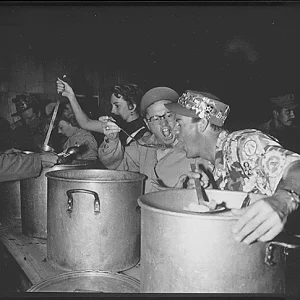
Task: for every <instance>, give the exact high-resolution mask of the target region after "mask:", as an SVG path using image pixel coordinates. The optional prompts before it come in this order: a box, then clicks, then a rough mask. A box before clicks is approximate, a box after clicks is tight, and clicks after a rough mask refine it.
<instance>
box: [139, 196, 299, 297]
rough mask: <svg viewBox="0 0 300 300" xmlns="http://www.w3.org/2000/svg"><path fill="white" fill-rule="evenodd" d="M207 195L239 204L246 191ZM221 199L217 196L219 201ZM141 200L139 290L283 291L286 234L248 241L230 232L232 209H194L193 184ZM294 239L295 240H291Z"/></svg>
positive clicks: (165, 291) (162, 291)
mask: <svg viewBox="0 0 300 300" xmlns="http://www.w3.org/2000/svg"><path fill="white" fill-rule="evenodd" d="M207 194H208V197H209V199H215V200H217V202H218V203H219V202H222V201H224V202H225V203H228V205H227V207H228V208H233V207H237V208H239V207H240V205H241V203H242V201H243V199H244V198H245V196H246V194H245V193H242V192H231V191H220V190H208V191H207ZM220 200H221V201H220ZM138 203H139V204H140V206H141V292H142V293H185V292H188V293H278V294H282V293H284V292H285V286H286V285H285V267H286V253H287V250H288V248H296V247H298V245H299V239H297V238H295V237H293V238H294V239H296V243H297V244H289V243H286V242H285V240H279V239H278V240H277V241H275V240H274V241H272V242H270V243H263V242H256V243H253V244H251V245H246V244H244V243H238V242H236V241H235V239H234V238H233V234H232V231H231V227H232V225H233V224H234V223H235V222H236V217H235V216H233V214H232V213H231V211H230V210H227V211H226V210H224V211H222V210H220V211H219V212H211V213H198V212H193V211H189V209H190V208H189V207H190V206H191V205H190V203H197V195H196V192H195V190H170V191H165V192H155V193H149V194H146V195H143V196H141V197H140V198H139V199H138ZM294 242H295V241H293V243H294Z"/></svg>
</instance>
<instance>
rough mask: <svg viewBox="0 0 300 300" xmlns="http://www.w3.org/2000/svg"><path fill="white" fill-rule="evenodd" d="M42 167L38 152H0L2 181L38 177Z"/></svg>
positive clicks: (0, 177)
mask: <svg viewBox="0 0 300 300" xmlns="http://www.w3.org/2000/svg"><path fill="white" fill-rule="evenodd" d="M41 169H42V161H41V158H40V155H39V154H38V153H32V154H22V153H21V154H20V153H12V154H5V153H2V154H0V182H3V181H11V180H21V179H25V178H30V177H36V176H38V175H39V174H40V172H41Z"/></svg>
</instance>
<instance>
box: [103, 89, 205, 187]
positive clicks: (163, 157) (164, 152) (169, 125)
mask: <svg viewBox="0 0 300 300" xmlns="http://www.w3.org/2000/svg"><path fill="white" fill-rule="evenodd" d="M178 97H179V95H178V94H177V93H176V92H175V91H174V90H173V89H171V88H168V87H155V88H153V89H151V90H149V91H148V92H147V93H146V94H145V95H144V96H143V98H142V100H141V105H140V111H141V114H142V115H143V117H144V121H145V123H146V125H147V127H148V128H149V130H150V131H151V133H145V134H144V136H143V137H142V138H141V139H139V140H138V141H139V143H137V142H136V141H135V142H132V143H131V144H130V145H129V146H126V147H125V148H124V147H123V146H122V144H121V142H120V140H119V139H118V132H119V131H120V130H121V129H120V127H118V126H117V125H116V124H115V123H113V122H107V124H106V125H107V126H106V127H107V129H106V130H105V132H104V133H105V134H106V138H105V140H104V142H103V143H102V144H101V146H100V148H99V150H98V154H99V159H100V160H101V161H102V163H103V164H104V165H105V166H106V167H107V168H108V169H115V170H125V171H133V172H139V173H142V174H145V175H146V176H147V179H146V184H145V193H149V192H154V191H157V190H162V189H166V188H170V187H176V186H177V185H179V186H184V181H185V180H186V176H185V175H183V176H181V175H182V174H185V173H187V172H189V171H190V170H191V169H190V164H191V163H195V161H198V162H201V163H202V164H205V162H203V160H202V159H201V158H197V159H189V158H186V155H185V151H184V148H183V144H182V142H179V141H178V139H177V135H176V133H177V132H176V115H175V114H174V113H172V112H170V110H169V109H167V108H166V107H165V104H168V103H172V102H176V101H177V99H178ZM141 144H142V145H141ZM149 145H151V148H150V147H147V146H149ZM153 145H156V147H153Z"/></svg>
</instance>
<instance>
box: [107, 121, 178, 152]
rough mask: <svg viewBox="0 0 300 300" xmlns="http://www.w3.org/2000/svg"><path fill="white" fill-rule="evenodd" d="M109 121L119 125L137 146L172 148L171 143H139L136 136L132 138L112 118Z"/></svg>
mask: <svg viewBox="0 0 300 300" xmlns="http://www.w3.org/2000/svg"><path fill="white" fill-rule="evenodd" d="M109 121H110V122H113V123H115V124H117V125H118V126H119V128H120V129H121V130H122V131H123V132H124V133H125V134H126V135H127V136H128V137H130V138H132V139H133V140H134V141H135V142H136V143H137V144H138V145H139V146H142V147H146V148H154V149H170V148H173V146H172V145H168V144H153V143H150V144H142V143H140V142H139V141H138V140H137V139H136V138H134V137H133V136H132V135H130V134H129V133H128V132H127V131H126V130H124V129H123V128H122V127H120V125H119V124H118V123H117V122H116V121H115V120H113V119H111V118H109Z"/></svg>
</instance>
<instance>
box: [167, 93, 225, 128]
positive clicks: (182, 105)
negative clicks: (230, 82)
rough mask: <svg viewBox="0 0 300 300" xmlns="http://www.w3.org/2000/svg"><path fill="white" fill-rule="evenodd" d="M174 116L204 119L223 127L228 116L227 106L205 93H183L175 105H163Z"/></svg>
mask: <svg viewBox="0 0 300 300" xmlns="http://www.w3.org/2000/svg"><path fill="white" fill-rule="evenodd" d="M165 106H166V107H167V108H168V109H169V110H171V111H173V112H174V113H176V114H179V115H182V116H186V117H191V118H206V119H207V120H209V122H210V123H211V124H214V125H217V126H220V127H221V126H223V124H224V122H225V120H226V118H227V116H228V114H229V110H230V109H229V106H228V105H227V104H225V103H223V102H221V101H220V99H219V98H218V97H216V96H215V95H213V94H210V93H206V92H197V91H190V90H187V91H185V92H184V93H183V94H182V96H180V97H179V99H178V102H177V103H169V104H165Z"/></svg>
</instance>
